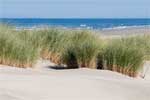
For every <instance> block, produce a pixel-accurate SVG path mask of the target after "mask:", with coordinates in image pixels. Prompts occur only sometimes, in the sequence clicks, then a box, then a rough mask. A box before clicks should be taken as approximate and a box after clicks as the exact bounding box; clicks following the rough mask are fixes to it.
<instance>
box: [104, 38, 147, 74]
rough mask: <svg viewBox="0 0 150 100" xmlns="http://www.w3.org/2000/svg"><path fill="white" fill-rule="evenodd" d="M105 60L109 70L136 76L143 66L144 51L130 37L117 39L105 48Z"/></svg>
mask: <svg viewBox="0 0 150 100" xmlns="http://www.w3.org/2000/svg"><path fill="white" fill-rule="evenodd" d="M104 60H105V62H106V66H107V69H108V70H112V71H117V72H120V73H123V74H127V75H129V76H132V77H135V76H136V75H137V73H138V71H139V69H140V68H141V67H142V64H143V61H144V53H143V50H142V49H140V48H139V47H137V46H135V45H132V43H130V42H129V41H128V38H121V39H115V40H112V41H111V43H110V44H108V46H107V47H106V48H105V53H104Z"/></svg>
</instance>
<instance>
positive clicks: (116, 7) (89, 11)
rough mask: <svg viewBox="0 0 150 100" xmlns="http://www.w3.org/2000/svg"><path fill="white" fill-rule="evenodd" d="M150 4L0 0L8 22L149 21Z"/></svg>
mask: <svg viewBox="0 0 150 100" xmlns="http://www.w3.org/2000/svg"><path fill="white" fill-rule="evenodd" d="M149 5H150V0H0V17H5V18H150V6H149Z"/></svg>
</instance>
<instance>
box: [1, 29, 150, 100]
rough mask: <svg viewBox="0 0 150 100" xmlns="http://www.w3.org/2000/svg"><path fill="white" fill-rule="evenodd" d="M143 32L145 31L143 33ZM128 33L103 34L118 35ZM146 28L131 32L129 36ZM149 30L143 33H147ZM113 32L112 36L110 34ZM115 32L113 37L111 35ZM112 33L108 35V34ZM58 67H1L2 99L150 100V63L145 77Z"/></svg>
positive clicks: (41, 62) (43, 64) (42, 64)
mask: <svg viewBox="0 0 150 100" xmlns="http://www.w3.org/2000/svg"><path fill="white" fill-rule="evenodd" d="M142 30H143V31H142ZM124 31H127V30H114V31H107V32H108V33H105V32H106V31H103V32H104V33H102V34H105V36H106V34H107V36H108V37H109V36H112V35H113V36H115V35H119V36H120V34H122V32H123V33H124ZM135 31H137V32H138V33H141V32H142V33H143V32H144V31H145V29H139V30H135V29H133V30H128V31H127V33H125V34H129V33H132V32H135ZM149 31H150V30H148V31H147V30H146V31H145V32H146V33H144V34H148V33H149ZM109 32H110V33H109ZM112 33H113V34H112ZM108 34H109V35H108ZM52 66H55V64H53V63H51V62H49V61H47V60H39V61H38V62H37V64H36V65H35V66H34V68H27V69H23V68H16V67H11V66H5V65H0V100H149V99H150V68H149V67H150V62H149V61H147V62H145V64H144V70H143V71H142V72H141V75H142V74H145V73H146V74H145V78H144V79H142V78H141V77H138V78H131V77H128V76H125V75H122V74H119V73H117V72H111V71H107V70H96V69H87V68H80V69H68V70H67V69H66V70H56V69H52V68H51V67H52Z"/></svg>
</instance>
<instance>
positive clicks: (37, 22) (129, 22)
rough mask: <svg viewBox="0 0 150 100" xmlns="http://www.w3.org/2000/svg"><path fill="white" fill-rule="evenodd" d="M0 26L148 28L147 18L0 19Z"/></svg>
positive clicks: (149, 21) (148, 21) (149, 23)
mask: <svg viewBox="0 0 150 100" xmlns="http://www.w3.org/2000/svg"><path fill="white" fill-rule="evenodd" d="M0 24H7V25H11V26H15V27H16V28H27V29H28V28H29V29H32V28H42V27H61V28H76V29H98V30H111V29H125V28H132V27H135V28H136V27H150V19H148V18H140V19H137V18H132V19H124V18H121V19H112V18H111V19H110V18H109V19H106V18H102V19H98V18H97V19H92V18H91V19H90V18H85V19H84V18H82V19H80V18H0Z"/></svg>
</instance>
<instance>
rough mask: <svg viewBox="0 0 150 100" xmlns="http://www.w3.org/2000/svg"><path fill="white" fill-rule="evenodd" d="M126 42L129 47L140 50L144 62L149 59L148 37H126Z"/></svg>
mask: <svg viewBox="0 0 150 100" xmlns="http://www.w3.org/2000/svg"><path fill="white" fill-rule="evenodd" d="M127 41H128V43H130V45H133V46H136V47H137V48H140V49H142V51H143V52H144V59H145V60H149V59H150V35H137V36H132V37H128V38H127Z"/></svg>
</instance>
